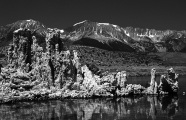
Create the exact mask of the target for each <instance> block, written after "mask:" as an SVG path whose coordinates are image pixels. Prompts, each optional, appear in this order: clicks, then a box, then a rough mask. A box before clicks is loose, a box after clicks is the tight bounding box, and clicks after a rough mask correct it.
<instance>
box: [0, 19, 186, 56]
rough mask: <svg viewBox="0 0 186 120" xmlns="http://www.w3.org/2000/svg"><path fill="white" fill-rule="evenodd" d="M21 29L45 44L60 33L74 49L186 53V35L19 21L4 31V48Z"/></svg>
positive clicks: (88, 23) (94, 24) (110, 26)
mask: <svg viewBox="0 0 186 120" xmlns="http://www.w3.org/2000/svg"><path fill="white" fill-rule="evenodd" d="M20 28H23V29H30V30H33V31H36V32H35V36H36V37H37V39H39V40H40V41H41V43H42V42H44V41H45V37H46V34H47V33H49V32H58V33H59V34H60V37H61V39H67V40H69V41H71V43H72V44H73V45H81V46H90V47H96V48H101V49H105V50H109V51H124V52H184V53H185V52H186V31H176V30H155V29H142V28H133V27H120V26H118V25H114V24H110V23H99V22H92V21H89V20H85V21H82V22H79V23H76V24H74V25H72V26H70V27H68V28H64V29H58V28H48V27H47V26H45V25H44V24H42V23H41V22H39V21H35V20H32V19H30V20H19V21H17V22H14V23H12V24H8V25H6V26H1V27H0V48H3V47H6V46H8V45H9V44H10V43H11V42H12V38H13V32H14V31H15V30H18V29H20Z"/></svg>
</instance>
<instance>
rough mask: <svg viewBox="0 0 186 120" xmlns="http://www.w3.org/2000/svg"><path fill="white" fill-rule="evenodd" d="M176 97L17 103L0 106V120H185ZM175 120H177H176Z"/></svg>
mask: <svg viewBox="0 0 186 120" xmlns="http://www.w3.org/2000/svg"><path fill="white" fill-rule="evenodd" d="M178 100H179V99H178V97H177V96H159V97H157V96H145V97H139V96H136V97H132V98H118V99H111V98H108V99H93V100H90V99H89V100H63V101H48V102H21V103H16V104H11V105H10V104H4V105H0V120H10V119H11V120H21V119H22V120H25V119H27V120H29V119H30V120H49V119H50V120H121V119H143V120H144V119H152V120H155V119H158V120H159V119H177V118H179V119H185V118H184V115H183V116H182V114H184V108H183V106H182V108H183V109H179V103H178ZM176 116H178V117H176Z"/></svg>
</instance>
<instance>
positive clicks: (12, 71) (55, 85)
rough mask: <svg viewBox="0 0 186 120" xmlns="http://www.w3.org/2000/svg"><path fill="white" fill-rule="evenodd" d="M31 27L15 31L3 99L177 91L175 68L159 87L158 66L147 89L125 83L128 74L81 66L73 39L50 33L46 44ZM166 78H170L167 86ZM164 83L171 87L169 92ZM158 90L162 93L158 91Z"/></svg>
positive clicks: (0, 96)
mask: <svg viewBox="0 0 186 120" xmlns="http://www.w3.org/2000/svg"><path fill="white" fill-rule="evenodd" d="M32 33H33V31H31V30H28V29H19V30H17V31H15V32H14V38H13V44H12V45H10V48H9V50H8V61H9V64H8V65H7V66H6V67H4V68H3V69H2V72H1V79H0V90H1V91H0V102H1V103H4V102H14V101H22V100H43V99H63V98H91V97H117V96H128V95H137V94H138V95H139V94H140V95H141V94H157V93H160V94H164V93H166V92H168V93H173V92H176V89H177V88H178V86H177V84H178V81H177V79H178V75H177V74H176V73H175V72H174V70H173V69H170V70H169V71H168V76H167V78H166V79H165V80H164V79H163V78H162V82H161V84H160V85H159V89H158V88H157V83H156V81H155V72H156V71H155V69H152V71H151V84H150V87H149V88H148V89H146V88H145V87H143V86H141V85H136V84H128V85H127V84H126V82H127V73H126V71H120V72H117V73H116V74H111V73H101V71H100V70H99V68H97V67H96V66H95V65H90V64H87V65H81V64H80V61H79V56H78V53H77V51H76V50H70V49H69V46H70V44H71V42H67V41H66V40H64V39H61V37H60V33H59V32H56V33H53V32H52V33H49V34H47V37H46V38H45V44H46V45H45V47H43V46H40V45H39V44H38V41H37V38H36V37H35V36H34V34H32ZM164 81H167V83H168V85H166V83H165V82H164ZM165 86H169V88H170V87H171V90H172V92H170V91H169V90H168V89H167V88H166V87H165ZM158 90H159V92H158Z"/></svg>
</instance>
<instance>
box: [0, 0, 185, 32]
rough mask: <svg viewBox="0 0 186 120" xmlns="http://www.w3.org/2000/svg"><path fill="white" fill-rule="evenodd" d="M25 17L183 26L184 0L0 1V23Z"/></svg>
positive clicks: (60, 24)
mask: <svg viewBox="0 0 186 120" xmlns="http://www.w3.org/2000/svg"><path fill="white" fill-rule="evenodd" d="M24 19H34V20H38V21H40V22H42V23H43V24H45V25H46V26H48V27H57V28H66V27H68V26H71V25H73V24H75V23H77V22H80V21H83V20H91V21H95V22H106V23H112V24H116V25H119V26H122V27H127V26H132V27H140V28H154V29H158V30H165V29H173V30H186V4H185V3H184V2H181V1H178V0H174V1H173V0H161V1H158V0H1V1H0V26H2V25H6V24H9V23H13V22H15V21H17V20H24Z"/></svg>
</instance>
